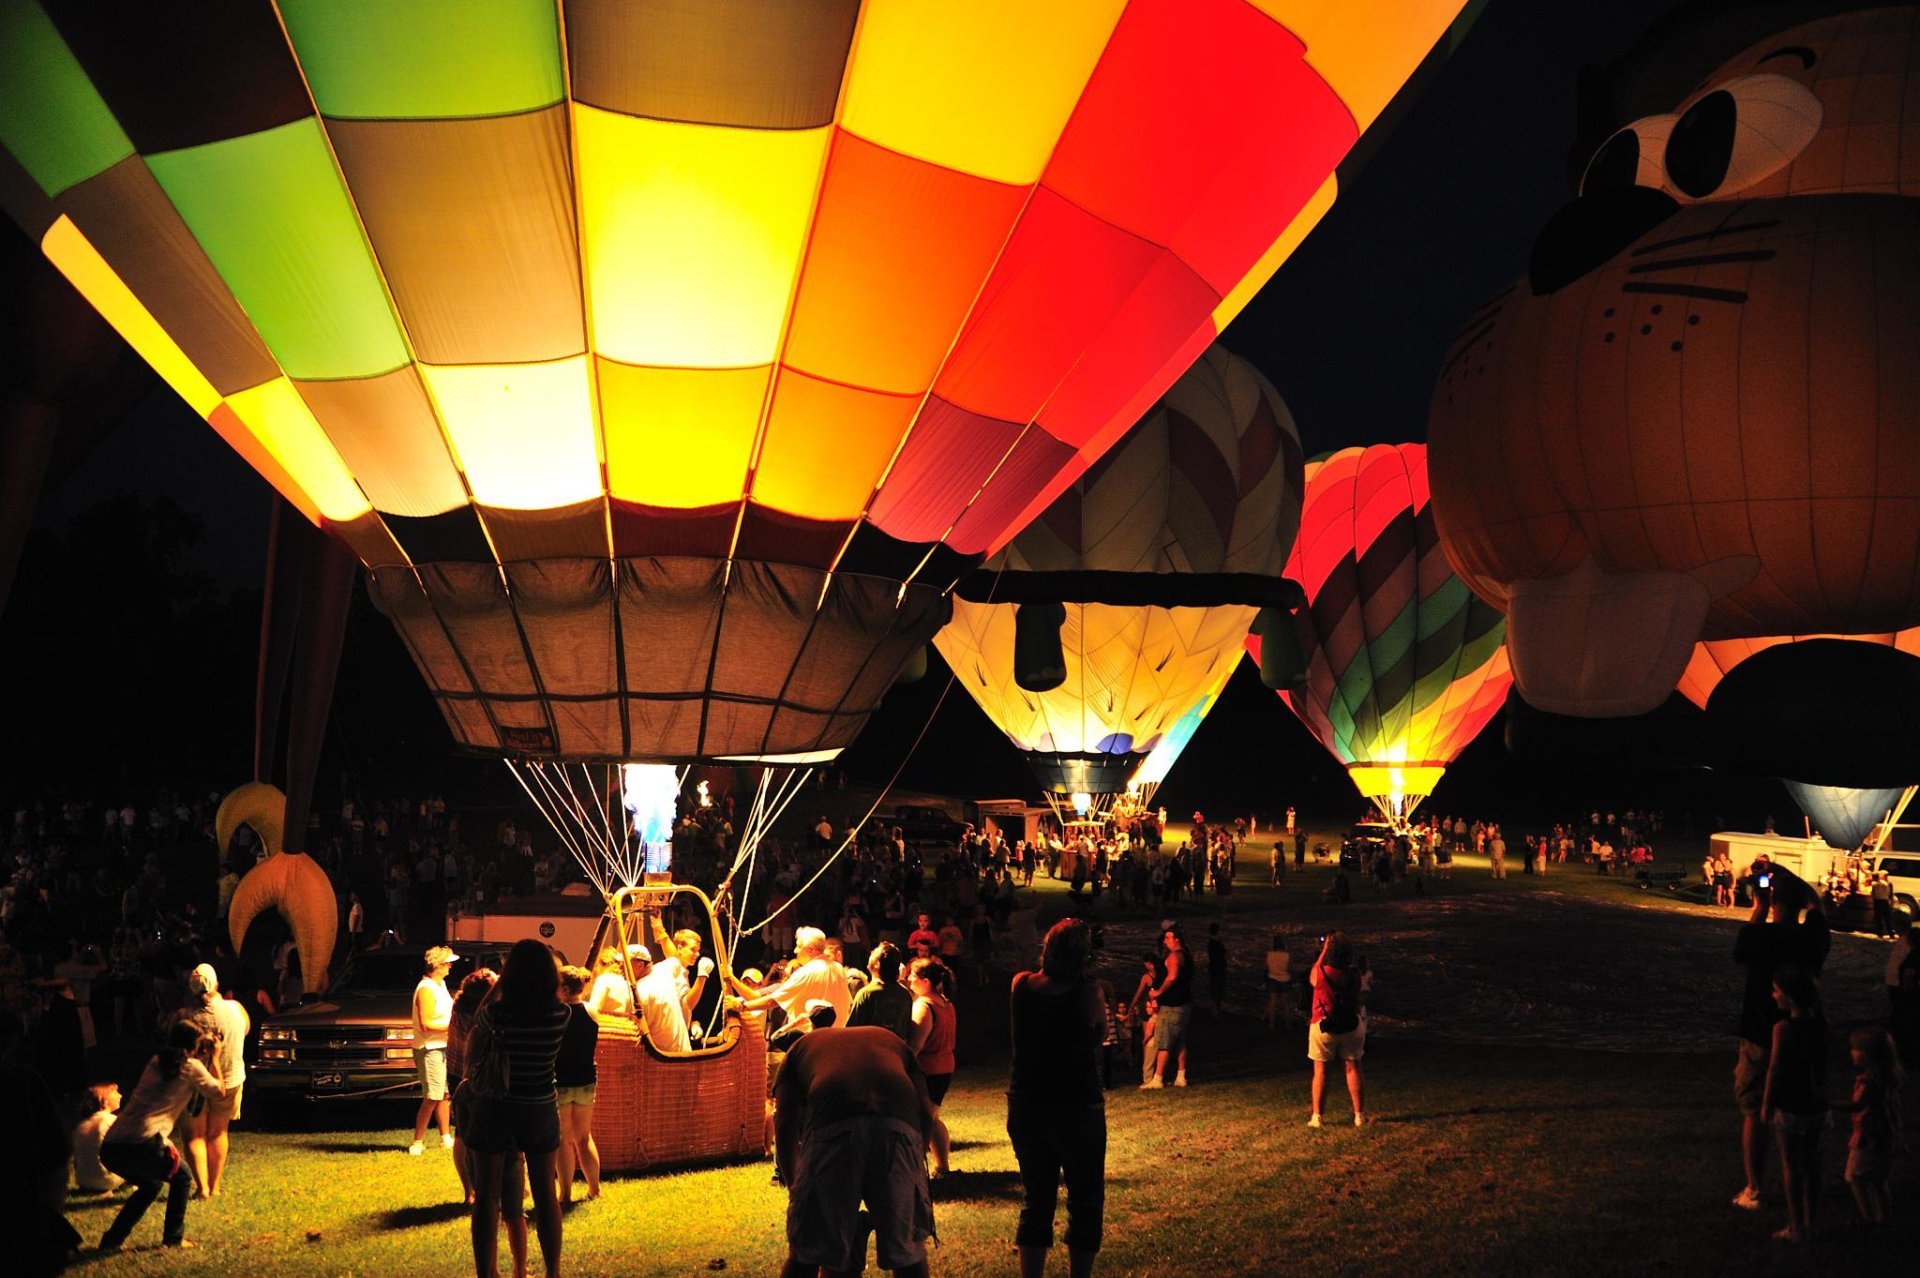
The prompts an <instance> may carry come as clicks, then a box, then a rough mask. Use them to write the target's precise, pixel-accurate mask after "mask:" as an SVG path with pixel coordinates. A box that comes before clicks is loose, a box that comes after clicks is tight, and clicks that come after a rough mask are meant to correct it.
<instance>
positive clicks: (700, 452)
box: [599, 360, 772, 509]
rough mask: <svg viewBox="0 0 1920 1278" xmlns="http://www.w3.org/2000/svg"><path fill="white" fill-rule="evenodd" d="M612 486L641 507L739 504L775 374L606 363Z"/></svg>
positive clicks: (604, 406)
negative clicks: (771, 375) (762, 410)
mask: <svg viewBox="0 0 1920 1278" xmlns="http://www.w3.org/2000/svg"><path fill="white" fill-rule="evenodd" d="M599 369H600V417H601V420H602V422H603V423H604V425H605V429H606V434H607V488H608V490H609V491H610V492H611V493H612V494H613V496H614V497H616V498H617V499H619V500H621V501H631V502H637V503H638V504H640V505H642V506H674V507H681V508H687V509H698V508H699V507H702V506H718V505H721V504H722V503H725V502H735V501H739V500H740V495H741V494H742V493H743V492H745V491H746V486H747V467H748V466H749V465H750V464H751V463H752V460H753V438H754V433H755V432H756V431H757V430H758V429H759V427H760V409H761V405H762V404H763V403H765V401H766V397H767V378H768V376H769V374H770V373H771V371H772V370H771V369H769V368H766V367H761V368H635V367H633V366H632V365H629V364H618V363H615V362H614V361H612V360H601V361H600V365H599Z"/></svg>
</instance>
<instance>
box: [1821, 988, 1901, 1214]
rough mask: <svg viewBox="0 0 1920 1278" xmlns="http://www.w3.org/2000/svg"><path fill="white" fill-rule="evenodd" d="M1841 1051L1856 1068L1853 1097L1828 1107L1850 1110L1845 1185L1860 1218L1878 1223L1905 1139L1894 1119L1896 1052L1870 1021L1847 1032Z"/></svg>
mask: <svg viewBox="0 0 1920 1278" xmlns="http://www.w3.org/2000/svg"><path fill="white" fill-rule="evenodd" d="M1847 1054H1848V1056H1849V1057H1851V1058H1852V1060H1853V1068H1854V1070H1855V1071H1856V1072H1855V1074H1854V1076H1853V1096H1852V1099H1850V1100H1849V1101H1847V1102H1846V1103H1845V1104H1841V1105H1836V1106H1834V1108H1835V1109H1837V1110H1842V1111H1845V1112H1847V1113H1850V1114H1852V1115H1853V1130H1852V1132H1851V1134H1850V1136H1849V1138H1848V1140H1847V1188H1848V1189H1851V1190H1852V1191H1853V1204H1854V1206H1855V1207H1856V1208H1857V1209H1859V1212H1860V1219H1861V1220H1862V1221H1863V1222H1864V1223H1866V1224H1869V1225H1881V1224H1885V1223H1886V1219H1887V1206H1888V1202H1889V1199H1888V1196H1887V1188H1888V1185H1889V1183H1890V1182H1891V1181H1892V1179H1893V1160H1894V1156H1895V1155H1896V1154H1897V1153H1898V1152H1899V1151H1900V1148H1901V1147H1902V1145H1903V1144H1904V1142H1905V1140H1906V1128H1905V1125H1904V1124H1903V1123H1902V1122H1901V1121H1900V1081H1901V1070H1900V1053H1899V1051H1898V1050H1897V1049H1896V1048H1895V1047H1894V1045H1893V1036H1892V1035H1891V1034H1888V1033H1887V1031H1885V1030H1883V1029H1881V1028H1880V1027H1879V1026H1877V1025H1876V1026H1866V1027H1863V1028H1861V1029H1857V1030H1855V1031H1853V1033H1852V1034H1850V1035H1848V1036H1847Z"/></svg>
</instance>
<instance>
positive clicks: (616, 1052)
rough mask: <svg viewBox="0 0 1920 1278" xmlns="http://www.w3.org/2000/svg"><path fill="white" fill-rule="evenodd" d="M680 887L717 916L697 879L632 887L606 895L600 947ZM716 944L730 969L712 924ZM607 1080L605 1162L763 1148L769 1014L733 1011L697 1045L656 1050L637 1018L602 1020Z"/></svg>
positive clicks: (639, 932)
mask: <svg viewBox="0 0 1920 1278" xmlns="http://www.w3.org/2000/svg"><path fill="white" fill-rule="evenodd" d="M673 894H680V895H685V896H690V897H692V898H694V899H696V900H697V901H698V902H699V904H700V905H701V906H702V907H703V908H704V912H705V913H706V916H707V918H708V920H711V919H712V906H711V904H710V903H709V902H708V901H707V899H706V897H705V895H704V894H703V893H700V892H699V891H698V890H697V889H693V888H689V887H687V886H685V885H682V884H672V885H648V886H645V887H637V888H627V889H623V890H621V891H620V892H618V893H616V894H615V895H614V897H613V898H612V899H611V900H610V901H609V903H608V911H607V919H606V921H605V922H604V923H603V924H602V926H601V932H600V934H599V936H597V937H596V938H595V949H596V950H598V949H599V947H600V946H601V945H602V944H612V945H614V946H615V947H616V948H619V949H622V950H624V948H625V946H626V944H627V943H628V942H629V941H639V940H641V939H642V937H643V936H644V935H645V931H644V929H643V927H641V926H640V924H639V921H638V920H639V919H640V918H641V917H642V916H643V911H645V910H646V909H649V908H655V909H657V908H658V907H659V905H660V903H661V901H662V900H664V899H666V898H667V897H668V896H670V895H673ZM710 936H711V937H712V940H713V946H712V952H713V953H714V955H715V957H716V958H717V959H718V960H719V961H720V964H721V967H722V970H724V969H725V965H726V954H725V952H724V950H722V949H721V948H720V946H719V940H720V932H719V929H718V927H717V926H711V925H710ZM594 1065H595V1068H596V1071H597V1073H598V1075H599V1088H598V1091H597V1096H596V1100H595V1104H594V1111H593V1138H594V1143H595V1144H596V1145H597V1146H598V1147H599V1150H600V1165H601V1166H602V1167H603V1168H604V1169H606V1170H607V1171H645V1170H649V1169H652V1168H657V1167H675V1166H682V1165H686V1164H689V1163H701V1162H715V1161H718V1160H722V1159H728V1158H759V1157H761V1156H762V1155H763V1154H764V1153H765V1148H766V1147H765V1143H764V1141H765V1138H764V1135H763V1133H764V1130H765V1123H766V1104H767V1038H766V1023H765V1020H764V1018H762V1017H760V1016H741V1015H738V1014H729V1015H728V1016H727V1018H726V1021H725V1023H724V1025H723V1026H722V1028H721V1031H720V1032H719V1033H718V1034H716V1035H714V1036H712V1037H711V1038H710V1039H709V1040H708V1041H707V1045H705V1046H702V1047H700V1048H699V1049H697V1050H695V1051H693V1052H686V1053H678V1054H674V1055H667V1054H663V1053H661V1052H659V1051H658V1050H656V1049H655V1048H654V1046H653V1044H652V1043H651V1042H649V1041H648V1040H647V1038H646V1036H645V1035H644V1034H641V1033H640V1032H639V1028H638V1026H637V1024H636V1023H635V1022H634V1021H633V1020H631V1019H630V1018H627V1017H622V1016H609V1017H606V1018H605V1019H604V1020H602V1021H601V1024H600V1046H599V1047H598V1049H597V1050H596V1051H595V1053H594Z"/></svg>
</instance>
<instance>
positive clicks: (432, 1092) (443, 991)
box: [407, 945, 453, 1155]
mask: <svg viewBox="0 0 1920 1278" xmlns="http://www.w3.org/2000/svg"><path fill="white" fill-rule="evenodd" d="M421 961H422V962H423V963H424V964H425V965H426V969H427V973H426V975H425V976H423V977H421V978H420V983H419V984H418V985H416V986H414V987H413V1061H414V1065H415V1066H416V1067H417V1068H418V1069H419V1071H420V1109H419V1111H418V1112H417V1113H415V1114H414V1117H413V1144H411V1145H409V1146H408V1147H407V1152H408V1153H409V1154H414V1155H419V1154H420V1153H422V1152H423V1151H424V1150H425V1149H426V1140H427V1120H428V1118H430V1117H431V1118H437V1120H438V1121H439V1124H440V1143H441V1145H443V1146H444V1147H446V1148H448V1149H452V1148H453V1133H452V1132H451V1131H450V1130H449V1129H448V1124H447V1110H448V1108H449V1107H448V1104H447V1026H448V1025H450V1024H452V1022H453V995H452V994H450V993H448V992H447V973H448V972H450V971H452V970H453V951H452V950H450V949H448V948H447V947H446V946H444V945H435V946H432V947H431V948H429V949H428V950H427V952H426V954H425V955H424V956H422V959H421Z"/></svg>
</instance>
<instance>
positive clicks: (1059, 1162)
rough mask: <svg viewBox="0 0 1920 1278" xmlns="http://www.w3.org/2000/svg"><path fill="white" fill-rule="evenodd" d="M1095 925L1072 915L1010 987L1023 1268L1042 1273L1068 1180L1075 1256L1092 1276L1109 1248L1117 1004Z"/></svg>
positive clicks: (1011, 1096) (1011, 1101)
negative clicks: (1105, 1242)
mask: <svg viewBox="0 0 1920 1278" xmlns="http://www.w3.org/2000/svg"><path fill="white" fill-rule="evenodd" d="M1091 954H1092V933H1091V932H1090V930H1089V929H1088V927H1087V925H1086V924H1085V923H1083V922H1081V921H1080V920H1078V919H1062V920H1061V921H1060V922H1058V923H1056V924H1054V925H1053V927H1052V928H1051V929H1049V930H1048V932H1047V936H1046V940H1045V941H1043V942H1042V943H1041V948H1040V970H1039V971H1038V972H1021V973H1019V974H1018V975H1016V976H1015V977H1014V978H1013V987H1012V989H1011V990H1010V991H1009V993H1008V999H1007V1002H1008V1011H1009V1014H1010V1016H1011V1020H1012V1025H1013V1064H1012V1071H1011V1075H1010V1077H1009V1079H1008V1082H1007V1137H1008V1139H1009V1140H1011V1141H1012V1142H1013V1157H1014V1160H1015V1161H1016V1162H1017V1163H1018V1164H1019V1166H1020V1184H1021V1188H1022V1193H1023V1202H1022V1206H1021V1208H1020V1224H1019V1227H1018V1228H1017V1229H1016V1230H1015V1231H1014V1236H1013V1238H1014V1245H1015V1246H1016V1247H1017V1248H1019V1251H1020V1275H1021V1278H1040V1275H1041V1274H1043V1273H1044V1272H1045V1271H1046V1264H1047V1250H1048V1248H1050V1247H1051V1246H1052V1245H1053V1218H1054V1210H1055V1206H1056V1204H1057V1202H1058V1197H1059V1191H1060V1182H1061V1181H1062V1180H1063V1179H1064V1180H1065V1181H1066V1185H1067V1263H1068V1273H1069V1275H1070V1276H1071V1278H1087V1276H1088V1275H1090V1274H1091V1273H1092V1272H1093V1261H1094V1257H1095V1256H1096V1255H1098V1254H1099V1251H1100V1238H1101V1233H1102V1224H1103V1215H1104V1211H1105V1206H1106V1192H1107V1186H1106V1181H1107V1111H1106V1095H1105V1093H1104V1091H1103V1090H1102V1089H1101V1085H1100V1070H1099V1065H1098V1054H1099V1051H1100V1043H1101V1039H1102V1038H1103V1037H1104V1036H1105V1033H1106V1024H1107V1007H1106V1000H1105V998H1103V997H1102V996H1101V993H1100V988H1099V985H1098V984H1097V983H1096V982H1093V981H1090V980H1088V979H1087V965H1088V962H1089V959H1090V956H1091Z"/></svg>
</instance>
